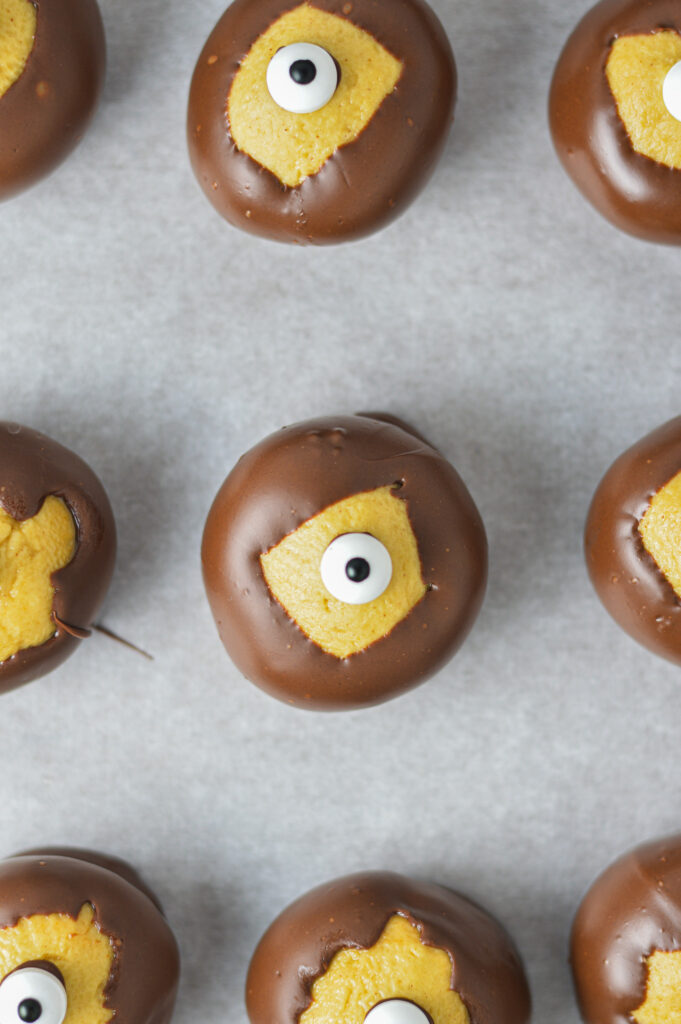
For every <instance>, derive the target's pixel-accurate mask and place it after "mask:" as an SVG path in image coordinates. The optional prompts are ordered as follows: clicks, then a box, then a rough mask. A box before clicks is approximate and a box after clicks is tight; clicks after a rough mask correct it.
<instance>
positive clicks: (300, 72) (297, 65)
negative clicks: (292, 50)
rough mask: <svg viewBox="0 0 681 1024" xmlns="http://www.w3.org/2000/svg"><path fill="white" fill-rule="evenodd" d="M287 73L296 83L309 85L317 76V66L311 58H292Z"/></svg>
mask: <svg viewBox="0 0 681 1024" xmlns="http://www.w3.org/2000/svg"><path fill="white" fill-rule="evenodd" d="M288 73H289V75H290V76H291V78H292V79H293V81H294V82H296V83H297V84H298V85H309V84H310V82H313V81H314V80H315V78H316V76H317V68H316V67H315V65H314V63H313V62H312V61H311V60H294V62H293V64H292V65H291V67H290V68H289V69H288Z"/></svg>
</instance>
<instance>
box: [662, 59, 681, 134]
mask: <svg viewBox="0 0 681 1024" xmlns="http://www.w3.org/2000/svg"><path fill="white" fill-rule="evenodd" d="M662 99H663V100H664V105H665V107H666V108H667V110H668V111H669V113H670V114H671V115H672V117H674V118H676V120H677V121H681V60H680V61H677V63H676V64H675V65H674V67H673V68H671V69H670V70H669V71H668V72H667V74H666V76H665V80H664V84H663V86H662Z"/></svg>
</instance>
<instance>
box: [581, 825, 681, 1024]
mask: <svg viewBox="0 0 681 1024" xmlns="http://www.w3.org/2000/svg"><path fill="white" fill-rule="evenodd" d="M570 959H571V962H572V972H573V976H574V982H575V989H576V993H577V1001H578V1002H579V1007H580V1011H581V1014H582V1018H583V1020H584V1021H585V1022H586V1024H631V1022H632V1021H634V1022H635V1024H671V1022H672V1021H676V1020H679V1018H680V1016H681V835H675V836H670V837H669V838H665V839H658V840H655V841H653V842H650V843H645V844H644V845H643V846H638V847H636V849H634V850H631V851H630V852H629V853H627V854H625V855H624V856H623V857H620V859H619V860H617V861H615V863H614V864H612V865H611V866H610V867H609V868H608V869H607V870H606V871H605V872H604V873H603V874H602V875H601V876H600V878H598V879H596V881H595V882H594V884H593V885H592V886H591V888H590V889H589V891H588V892H587V894H586V896H585V897H584V899H583V900H582V903H581V905H580V907H579V910H578V911H577V916H576V917H575V921H574V924H573V926H572V939H571V958H570Z"/></svg>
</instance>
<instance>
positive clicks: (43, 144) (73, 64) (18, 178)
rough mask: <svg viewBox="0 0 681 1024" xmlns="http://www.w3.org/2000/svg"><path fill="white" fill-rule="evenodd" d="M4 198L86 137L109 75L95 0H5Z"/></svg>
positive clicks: (0, 178)
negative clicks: (103, 83)
mask: <svg viewBox="0 0 681 1024" xmlns="http://www.w3.org/2000/svg"><path fill="white" fill-rule="evenodd" d="M3 2H4V6H5V8H6V9H5V10H3V11H2V13H3V14H5V15H8V20H7V23H6V24H5V25H3V32H2V41H1V42H0V199H7V198H9V197H10V196H13V195H15V194H16V193H17V192H20V191H22V190H23V189H25V188H27V187H28V186H29V185H32V184H33V183H34V182H36V181H38V180H39V179H40V178H43V177H44V176H45V175H47V174H49V173H50V171H52V170H53V169H54V168H55V167H56V166H57V165H58V164H60V163H61V162H62V160H64V159H65V158H66V157H67V156H68V154H69V153H70V152H71V150H72V149H73V148H74V147H75V146H76V144H77V143H78V142H79V141H80V140H81V138H82V137H83V135H84V133H85V129H86V128H87V126H88V123H89V121H90V118H91V117H92V114H93V112H94V110H95V107H96V106H97V101H98V99H99V94H100V91H101V87H102V82H103V80H104V68H105V63H106V60H105V45H104V28H103V25H102V18H101V15H100V12H99V8H98V6H97V3H96V0H58V2H57V0H41V2H40V3H37V2H36V3H33V2H32V0H3Z"/></svg>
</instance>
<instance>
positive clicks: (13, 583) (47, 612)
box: [0, 495, 76, 661]
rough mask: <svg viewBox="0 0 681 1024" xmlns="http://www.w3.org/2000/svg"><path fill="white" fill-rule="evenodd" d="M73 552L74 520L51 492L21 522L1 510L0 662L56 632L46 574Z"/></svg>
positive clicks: (40, 642) (49, 575)
mask: <svg viewBox="0 0 681 1024" xmlns="http://www.w3.org/2000/svg"><path fill="white" fill-rule="evenodd" d="M75 550H76V524H75V522H74V520H73V516H72V515H71V513H70V511H69V509H68V507H67V506H66V503H65V502H64V501H62V499H61V498H56V497H55V496H54V495H49V496H48V497H47V498H45V501H44V502H43V504H42V506H41V508H40V511H39V512H38V513H37V515H35V516H33V518H32V519H26V520H24V521H23V522H18V521H17V520H16V519H12V517H11V516H10V515H8V513H7V512H5V511H4V509H0V661H6V659H7V658H11V656H12V655H13V654H16V653H17V651H22V650H23V649H24V648H25V647H38V646H39V645H40V644H44V643H45V641H46V640H49V638H50V637H51V636H52V634H53V633H54V632H55V625H54V621H53V619H52V602H53V600H54V587H53V586H52V581H51V579H50V577H51V575H52V573H53V572H56V571H57V570H58V569H63V568H64V566H65V565H68V564H69V562H70V561H71V559H72V558H73V555H74V552H75Z"/></svg>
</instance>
